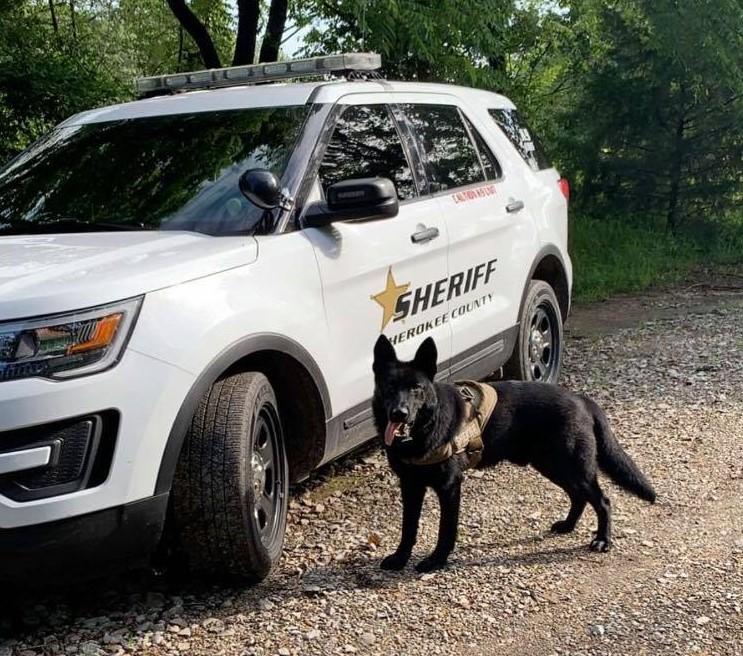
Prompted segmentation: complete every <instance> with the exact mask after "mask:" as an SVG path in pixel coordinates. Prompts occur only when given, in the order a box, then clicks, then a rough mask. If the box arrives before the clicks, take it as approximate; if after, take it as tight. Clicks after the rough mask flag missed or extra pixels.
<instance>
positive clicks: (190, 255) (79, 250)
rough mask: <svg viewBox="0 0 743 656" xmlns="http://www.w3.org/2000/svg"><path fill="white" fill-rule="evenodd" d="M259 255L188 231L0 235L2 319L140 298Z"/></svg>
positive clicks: (251, 247) (234, 240)
mask: <svg viewBox="0 0 743 656" xmlns="http://www.w3.org/2000/svg"><path fill="white" fill-rule="evenodd" d="M257 254H258V249H257V245H256V242H255V239H254V238H252V237H219V238H215V237H209V236H207V235H201V234H198V233H194V232H175V231H173V232H167V231H162V232H158V231H150V232H99V233H83V234H81V233H77V234H70V235H31V236H24V237H3V238H0V321H5V320H10V319H20V318H26V317H32V316H37V315H43V314H55V313H58V312H66V311H70V310H79V309H83V308H88V307H93V306H95V305H102V304H104V303H110V302H111V301H118V300H121V299H125V298H129V297H131V296H138V295H140V294H145V293H147V292H151V291H154V290H156V289H162V288H163V287H169V286H170V285H177V284H181V283H184V282H187V281H189V280H194V279H196V278H202V277H204V276H209V275H212V274H214V273H217V272H220V271H224V270H226V269H231V268H233V267H239V266H243V265H245V264H248V263H250V262H252V261H253V260H255V258H256V257H257ZM0 391H1V390H0Z"/></svg>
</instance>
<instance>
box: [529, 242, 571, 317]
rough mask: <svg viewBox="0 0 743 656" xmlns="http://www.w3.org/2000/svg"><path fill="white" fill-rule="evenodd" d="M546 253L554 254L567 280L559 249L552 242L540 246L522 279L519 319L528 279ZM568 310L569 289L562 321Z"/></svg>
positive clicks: (532, 275)
mask: <svg viewBox="0 0 743 656" xmlns="http://www.w3.org/2000/svg"><path fill="white" fill-rule="evenodd" d="M548 255H554V256H555V257H556V258H557V260H558V262H559V263H560V268H561V269H562V275H563V277H564V278H565V282H566V283H567V282H568V280H567V269H566V268H565V260H564V259H563V257H562V253H560V250H559V249H558V248H557V246H555V245H554V244H547V245H546V246H544V247H542V249H541V250H540V251H539V252H538V253H537V255H536V257H535V258H534V260H533V261H532V263H531V267H529V274H528V275H527V276H526V280H525V281H524V286H523V291H522V292H521V302H520V303H519V313H518V320H519V321H521V315H522V313H523V311H524V303H525V301H526V293H527V291H528V289H529V281H530V280H531V279H532V278H533V277H534V272H535V271H536V270H537V267H538V266H539V263H540V262H541V261H542V260H543V259H544V258H545V257H547V256H548ZM555 291H557V290H555ZM569 312H570V290H568V306H567V309H566V311H565V316H563V318H562V320H563V321H565V319H567V316H568V313H569Z"/></svg>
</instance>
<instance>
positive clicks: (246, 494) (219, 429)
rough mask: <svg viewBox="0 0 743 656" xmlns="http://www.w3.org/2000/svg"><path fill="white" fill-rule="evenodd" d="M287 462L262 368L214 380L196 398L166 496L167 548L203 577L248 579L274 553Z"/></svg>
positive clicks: (264, 569) (279, 540) (279, 538)
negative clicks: (169, 541)
mask: <svg viewBox="0 0 743 656" xmlns="http://www.w3.org/2000/svg"><path fill="white" fill-rule="evenodd" d="M287 506H288V466H287V460H286V451H285V447H284V439H283V434H282V431H281V422H280V419H279V413H278V408H277V404H276V395H275V394H274V391H273V388H272V387H271V384H270V383H269V381H268V379H267V378H266V377H265V376H264V375H263V374H261V373H238V374H234V375H232V376H228V377H226V378H223V379H222V380H219V381H217V382H216V383H215V384H214V385H213V386H212V388H211V389H210V390H209V392H208V393H207V394H206V395H205V396H204V398H203V399H202V400H201V402H200V404H199V406H198V408H197V410H196V413H195V414H194V417H193V420H192V422H191V426H190V428H189V430H188V433H187V435H186V440H185V443H184V446H183V451H182V452H181V456H180V460H179V462H178V466H177V469H176V474H175V480H174V483H173V491H172V496H171V511H172V515H171V521H172V530H173V534H174V540H175V545H174V548H173V551H174V553H173V556H174V557H175V560H176V562H178V564H179V565H180V568H183V567H184V566H185V568H186V569H187V570H188V571H189V572H190V573H195V574H199V575H201V576H203V577H204V578H207V579H209V580H213V581H218V582H224V583H230V584H235V583H240V584H246V583H247V584H251V583H257V582H258V581H261V580H263V579H264V578H265V577H266V576H267V575H268V573H269V572H270V571H271V568H272V567H273V565H274V564H275V563H276V561H277V560H278V559H279V556H280V555H281V549H282V547H283V543H284V530H285V528H286V513H287Z"/></svg>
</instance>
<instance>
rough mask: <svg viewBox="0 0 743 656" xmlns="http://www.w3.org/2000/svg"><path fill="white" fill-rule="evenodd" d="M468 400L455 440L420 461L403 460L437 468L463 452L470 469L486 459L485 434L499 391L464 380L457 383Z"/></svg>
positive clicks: (465, 402)
mask: <svg viewBox="0 0 743 656" xmlns="http://www.w3.org/2000/svg"><path fill="white" fill-rule="evenodd" d="M454 385H455V387H456V388H457V391H458V392H459V394H460V396H461V397H462V399H463V401H464V407H465V410H464V417H463V419H462V425H461V426H460V428H459V430H458V431H457V434H456V435H455V436H454V438H453V439H452V440H450V441H449V442H446V443H444V444H442V445H441V446H440V447H438V448H436V449H434V450H433V451H429V452H428V453H426V454H425V455H423V456H421V457H420V458H403V462H405V463H407V464H408V465H437V464H439V463H442V462H445V461H446V460H449V458H452V457H454V456H455V455H458V454H460V453H464V454H465V456H466V459H467V467H476V466H477V463H479V462H480V458H481V457H482V449H483V443H482V432H483V430H484V429H485V425H486V424H487V423H488V420H489V419H490V416H491V415H492V414H493V410H495V404H496V403H497V402H498V392H496V391H495V388H493V387H492V386H490V385H487V384H486V383H478V382H475V381H473V380H460V381H458V382H456V383H454Z"/></svg>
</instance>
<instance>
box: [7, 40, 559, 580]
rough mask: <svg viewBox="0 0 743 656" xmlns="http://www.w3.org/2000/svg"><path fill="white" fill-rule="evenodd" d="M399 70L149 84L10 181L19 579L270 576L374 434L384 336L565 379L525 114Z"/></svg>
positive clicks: (461, 370) (320, 65)
mask: <svg viewBox="0 0 743 656" xmlns="http://www.w3.org/2000/svg"><path fill="white" fill-rule="evenodd" d="M379 65H380V61H379V57H378V56H377V55H373V54H367V53H356V54H345V55H337V56H329V57H317V58H311V59H304V60H295V61H288V62H279V63H272V64H260V65H253V66H241V67H235V68H226V69H218V70H207V71H199V72H194V73H186V74H175V75H165V76H160V77H151V78H144V79H141V80H138V82H137V88H138V92H139V95H140V96H141V99H140V100H137V101H135V102H129V103H124V104H120V105H112V106H110V107H103V108H101V109H95V110H92V111H88V112H84V113H82V114H78V115H76V116H73V117H72V118H70V119H69V120H67V121H65V122H64V123H62V124H61V125H59V126H58V127H57V128H56V129H54V130H53V131H52V132H50V133H49V134H48V135H46V136H45V137H44V138H42V139H41V140H40V141H38V142H37V143H35V144H34V145H33V146H31V147H30V148H29V149H28V150H26V151H25V152H23V153H22V154H21V155H19V156H18V157H17V158H15V159H14V160H12V161H11V162H10V163H9V164H8V165H7V166H5V168H3V169H2V170H0V581H2V580H18V579H24V580H27V579H28V577H33V578H34V579H38V578H42V579H44V580H45V579H46V577H50V578H54V579H56V578H58V577H59V576H61V575H70V576H72V575H75V576H76V575H77V573H78V572H79V571H80V570H81V569H82V570H85V571H86V572H90V571H96V566H97V565H98V564H100V565H103V564H104V563H105V564H106V569H110V566H111V565H114V566H129V565H132V564H135V563H142V562H146V561H147V560H148V559H150V558H151V557H152V556H153V554H155V553H166V554H167V555H168V556H169V557H170V558H171V559H172V560H174V561H176V562H178V563H181V564H185V565H187V566H188V567H189V568H190V569H191V570H192V571H195V572H200V573H202V574H204V575H206V576H209V577H212V578H215V579H229V580H232V581H236V580H242V581H247V582H250V581H256V580H259V579H261V578H263V577H264V576H266V574H267V573H268V572H269V570H270V568H271V566H272V565H273V564H274V563H275V562H276V560H277V558H278V557H279V555H280V552H281V547H282V543H283V535H284V529H285V524H286V513H287V504H288V499H287V495H288V492H287V491H288V484H289V482H291V481H296V480H300V479H302V478H304V477H306V476H307V475H308V474H309V473H310V472H311V471H312V470H314V469H316V468H317V467H319V466H321V465H323V464H324V463H327V462H328V461H331V460H333V459H334V458H337V457H338V456H340V455H341V454H343V453H346V452H347V451H349V450H350V449H353V448H354V447H356V446H358V445H360V444H361V443H363V442H365V441H367V440H369V439H370V438H372V437H373V436H374V434H375V431H374V427H373V424H372V417H371V411H370V398H371V395H372V390H373V380H372V369H371V363H372V347H373V344H374V342H375V340H376V339H377V337H378V335H379V334H380V332H382V333H384V334H386V335H387V336H388V337H389V338H390V340H391V341H392V342H393V343H394V344H395V346H396V348H397V350H398V353H400V354H401V356H403V357H405V356H410V355H412V353H413V352H414V350H415V348H416V347H417V345H418V344H419V343H420V341H421V340H422V339H424V338H425V337H429V336H430V337H433V338H434V339H435V341H436V344H437V346H438V351H439V356H440V369H439V374H438V376H439V377H440V379H442V380H450V379H459V378H481V377H484V376H487V375H489V374H492V373H493V372H497V371H499V370H501V368H502V369H503V372H504V373H505V375H507V376H510V377H514V378H519V379H525V380H541V381H547V382H553V381H555V380H556V379H557V376H558V373H559V369H560V359H561V352H562V322H563V321H564V320H565V318H566V316H567V314H568V310H569V306H570V290H571V280H572V274H571V264H570V259H569V257H568V253H567V199H568V193H569V192H568V184H567V182H566V181H565V180H564V179H561V178H560V176H559V174H558V173H557V171H556V170H555V169H554V168H553V167H552V166H551V165H550V163H549V162H548V160H547V159H546V158H545V155H544V153H543V151H542V149H541V147H540V145H539V143H538V141H537V139H536V138H535V136H534V135H533V133H532V132H531V131H530V130H529V129H528V128H527V127H526V125H525V124H524V123H523V122H522V120H521V118H520V117H519V114H518V112H517V111H516V108H515V107H514V105H513V104H512V103H511V102H510V101H509V100H508V99H507V98H505V97H503V96H500V95H497V94H494V93H489V92H485V91H480V90H476V89H469V88H462V87H457V86H451V85H442V84H422V83H412V82H390V81H386V80H384V79H381V78H380V77H379V75H378V74H377V73H376V72H375V71H376V69H378V68H379ZM313 77H317V78H319V79H316V80H315V81H312V82H308V81H306V79H307V78H313ZM292 78H293V79H297V78H304V79H305V81H302V82H299V81H295V82H287V80H289V79H292ZM73 573H74V574H73Z"/></svg>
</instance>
